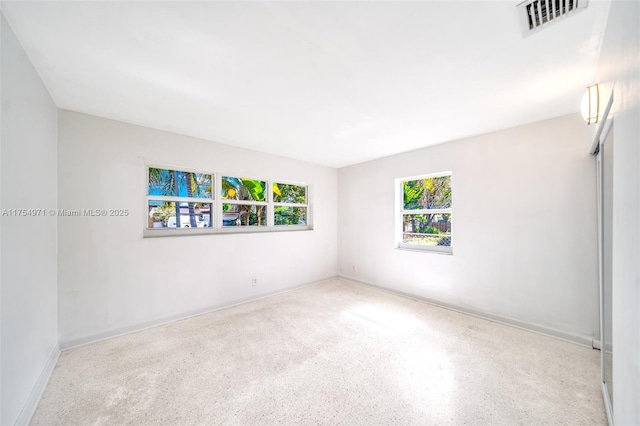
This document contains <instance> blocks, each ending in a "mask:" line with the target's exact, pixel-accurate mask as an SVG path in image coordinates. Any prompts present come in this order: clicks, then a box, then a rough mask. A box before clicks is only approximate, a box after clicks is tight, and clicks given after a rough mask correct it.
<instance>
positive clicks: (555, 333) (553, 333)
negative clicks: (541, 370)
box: [338, 274, 593, 349]
mask: <svg viewBox="0 0 640 426" xmlns="http://www.w3.org/2000/svg"><path fill="white" fill-rule="evenodd" d="M338 278H340V279H343V280H347V281H351V282H353V283H356V284H361V285H365V286H368V287H373V288H375V289H377V290H380V291H384V292H387V293H391V294H395V295H398V296H402V297H406V298H408V299H412V300H417V301H419V302H424V303H428V304H430V305H434V306H438V307H440V308H444V309H449V310H451V311H455V312H459V313H461V314H466V315H471V316H474V317H477V318H482V319H485V320H488V321H492V322H497V323H499V324H503V325H508V326H510V327H515V328H519V329H521V330H525V331H530V332H532V333H536V334H541V335H543V336H548V337H553V338H555V339H559V340H563V341H565V342H569V343H574V344H577V345H580V346H585V347H588V348H591V349H593V337H591V336H587V335H582V334H573V333H568V332H565V331H562V330H557V329H555V328H550V327H544V326H541V325H538V324H533V323H529V322H525V321H520V320H517V319H513V318H508V317H503V316H500V315H494V314H490V313H487V312H483V311H478V310H475V309H471V308H467V307H463V306H459V305H455V304H452V303H447V302H443V301H440V300H436V299H431V298H428V297H423V296H418V295H415V294H411V293H407V292H404V291H400V290H395V289H391V288H387V287H383V286H380V285H377V284H374V283H371V282H369V281H363V280H360V279H356V278H353V277H349V276H347V275H344V274H338Z"/></svg>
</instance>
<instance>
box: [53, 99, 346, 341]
mask: <svg viewBox="0 0 640 426" xmlns="http://www.w3.org/2000/svg"><path fill="white" fill-rule="evenodd" d="M59 115H60V119H59V150H58V163H59V169H58V170H59V173H58V184H59V194H60V196H59V200H58V201H59V206H60V208H64V209H86V208H106V209H108V208H120V209H129V210H130V212H131V214H130V216H128V217H115V218H90V217H66V218H65V217H61V218H59V219H58V227H59V246H58V248H59V275H58V282H59V301H60V321H59V332H60V339H61V345H63V346H64V345H65V344H67V343H69V342H71V343H73V342H74V341H75V342H77V341H78V339H83V338H87V337H91V336H94V337H95V336H96V335H100V334H101V333H110V332H113V331H114V330H121V329H126V328H127V327H135V326H137V325H140V324H145V323H148V322H152V321H157V320H161V319H164V318H171V317H175V316H180V315H183V314H185V313H188V312H192V311H196V310H200V309H204V308H206V307H210V306H217V305H220V304H227V303H232V302H234V301H238V300H242V299H246V298H252V297H258V296H260V295H262V294H268V293H271V292H275V291H279V290H283V289H287V288H290V287H293V286H295V285H298V284H301V283H310V282H314V281H318V280H322V279H325V278H329V277H332V276H335V273H336V269H337V253H336V251H337V234H336V229H337V222H336V220H337V205H336V203H337V195H336V193H337V171H336V170H335V169H332V168H328V167H323V166H317V165H313V164H309V163H304V162H300V161H295V160H289V159H285V158H281V157H275V156H271V155H267V154H262V153H259V152H256V151H250V150H245V149H240V148H235V147H232V146H229V145H222V144H217V143H213V142H210V141H204V140H200V139H195V138H191V137H187V136H182V135H178V134H173V133H169V132H164V131H160V130H154V129H150V128H145V127H141V126H135V125H131V124H126V123H122V122H117V121H112V120H107V119H102V118H98V117H94V116H89V115H84V114H79V113H74V112H70V111H64V110H61V111H60V113H59ZM148 163H150V164H159V165H162V164H168V165H175V166H177V167H180V166H183V167H188V168H193V169H196V170H198V169H201V170H211V171H214V172H216V171H217V172H223V173H232V174H235V175H240V176H248V177H257V178H265V179H282V180H291V181H299V182H305V183H308V184H309V185H311V186H312V190H313V200H312V201H313V203H314V210H313V213H314V228H315V229H314V230H313V231H300V232H279V233H259V234H242V235H238V234H235V235H205V236H186V237H167V238H142V231H143V224H144V222H145V221H144V218H145V217H146V213H145V212H146V206H145V202H146V201H145V195H146V171H145V164H148ZM252 277H257V278H258V286H256V287H252V286H251V278H252Z"/></svg>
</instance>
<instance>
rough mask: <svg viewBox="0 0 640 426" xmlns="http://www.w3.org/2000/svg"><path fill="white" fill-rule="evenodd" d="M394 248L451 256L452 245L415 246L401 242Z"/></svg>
mask: <svg viewBox="0 0 640 426" xmlns="http://www.w3.org/2000/svg"><path fill="white" fill-rule="evenodd" d="M396 250H403V251H415V252H420V253H432V254H444V255H448V256H453V247H439V246H417V245H411V244H401V245H397V246H396Z"/></svg>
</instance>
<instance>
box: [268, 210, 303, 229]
mask: <svg viewBox="0 0 640 426" xmlns="http://www.w3.org/2000/svg"><path fill="white" fill-rule="evenodd" d="M274 213H275V215H274V224H275V225H306V224H307V208H306V207H284V206H276V207H275V209H274Z"/></svg>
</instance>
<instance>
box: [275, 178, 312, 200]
mask: <svg viewBox="0 0 640 426" xmlns="http://www.w3.org/2000/svg"><path fill="white" fill-rule="evenodd" d="M273 201H274V202H275V203H292V204H307V187H306V186H300V185H290V184H286V183H274V184H273Z"/></svg>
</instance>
